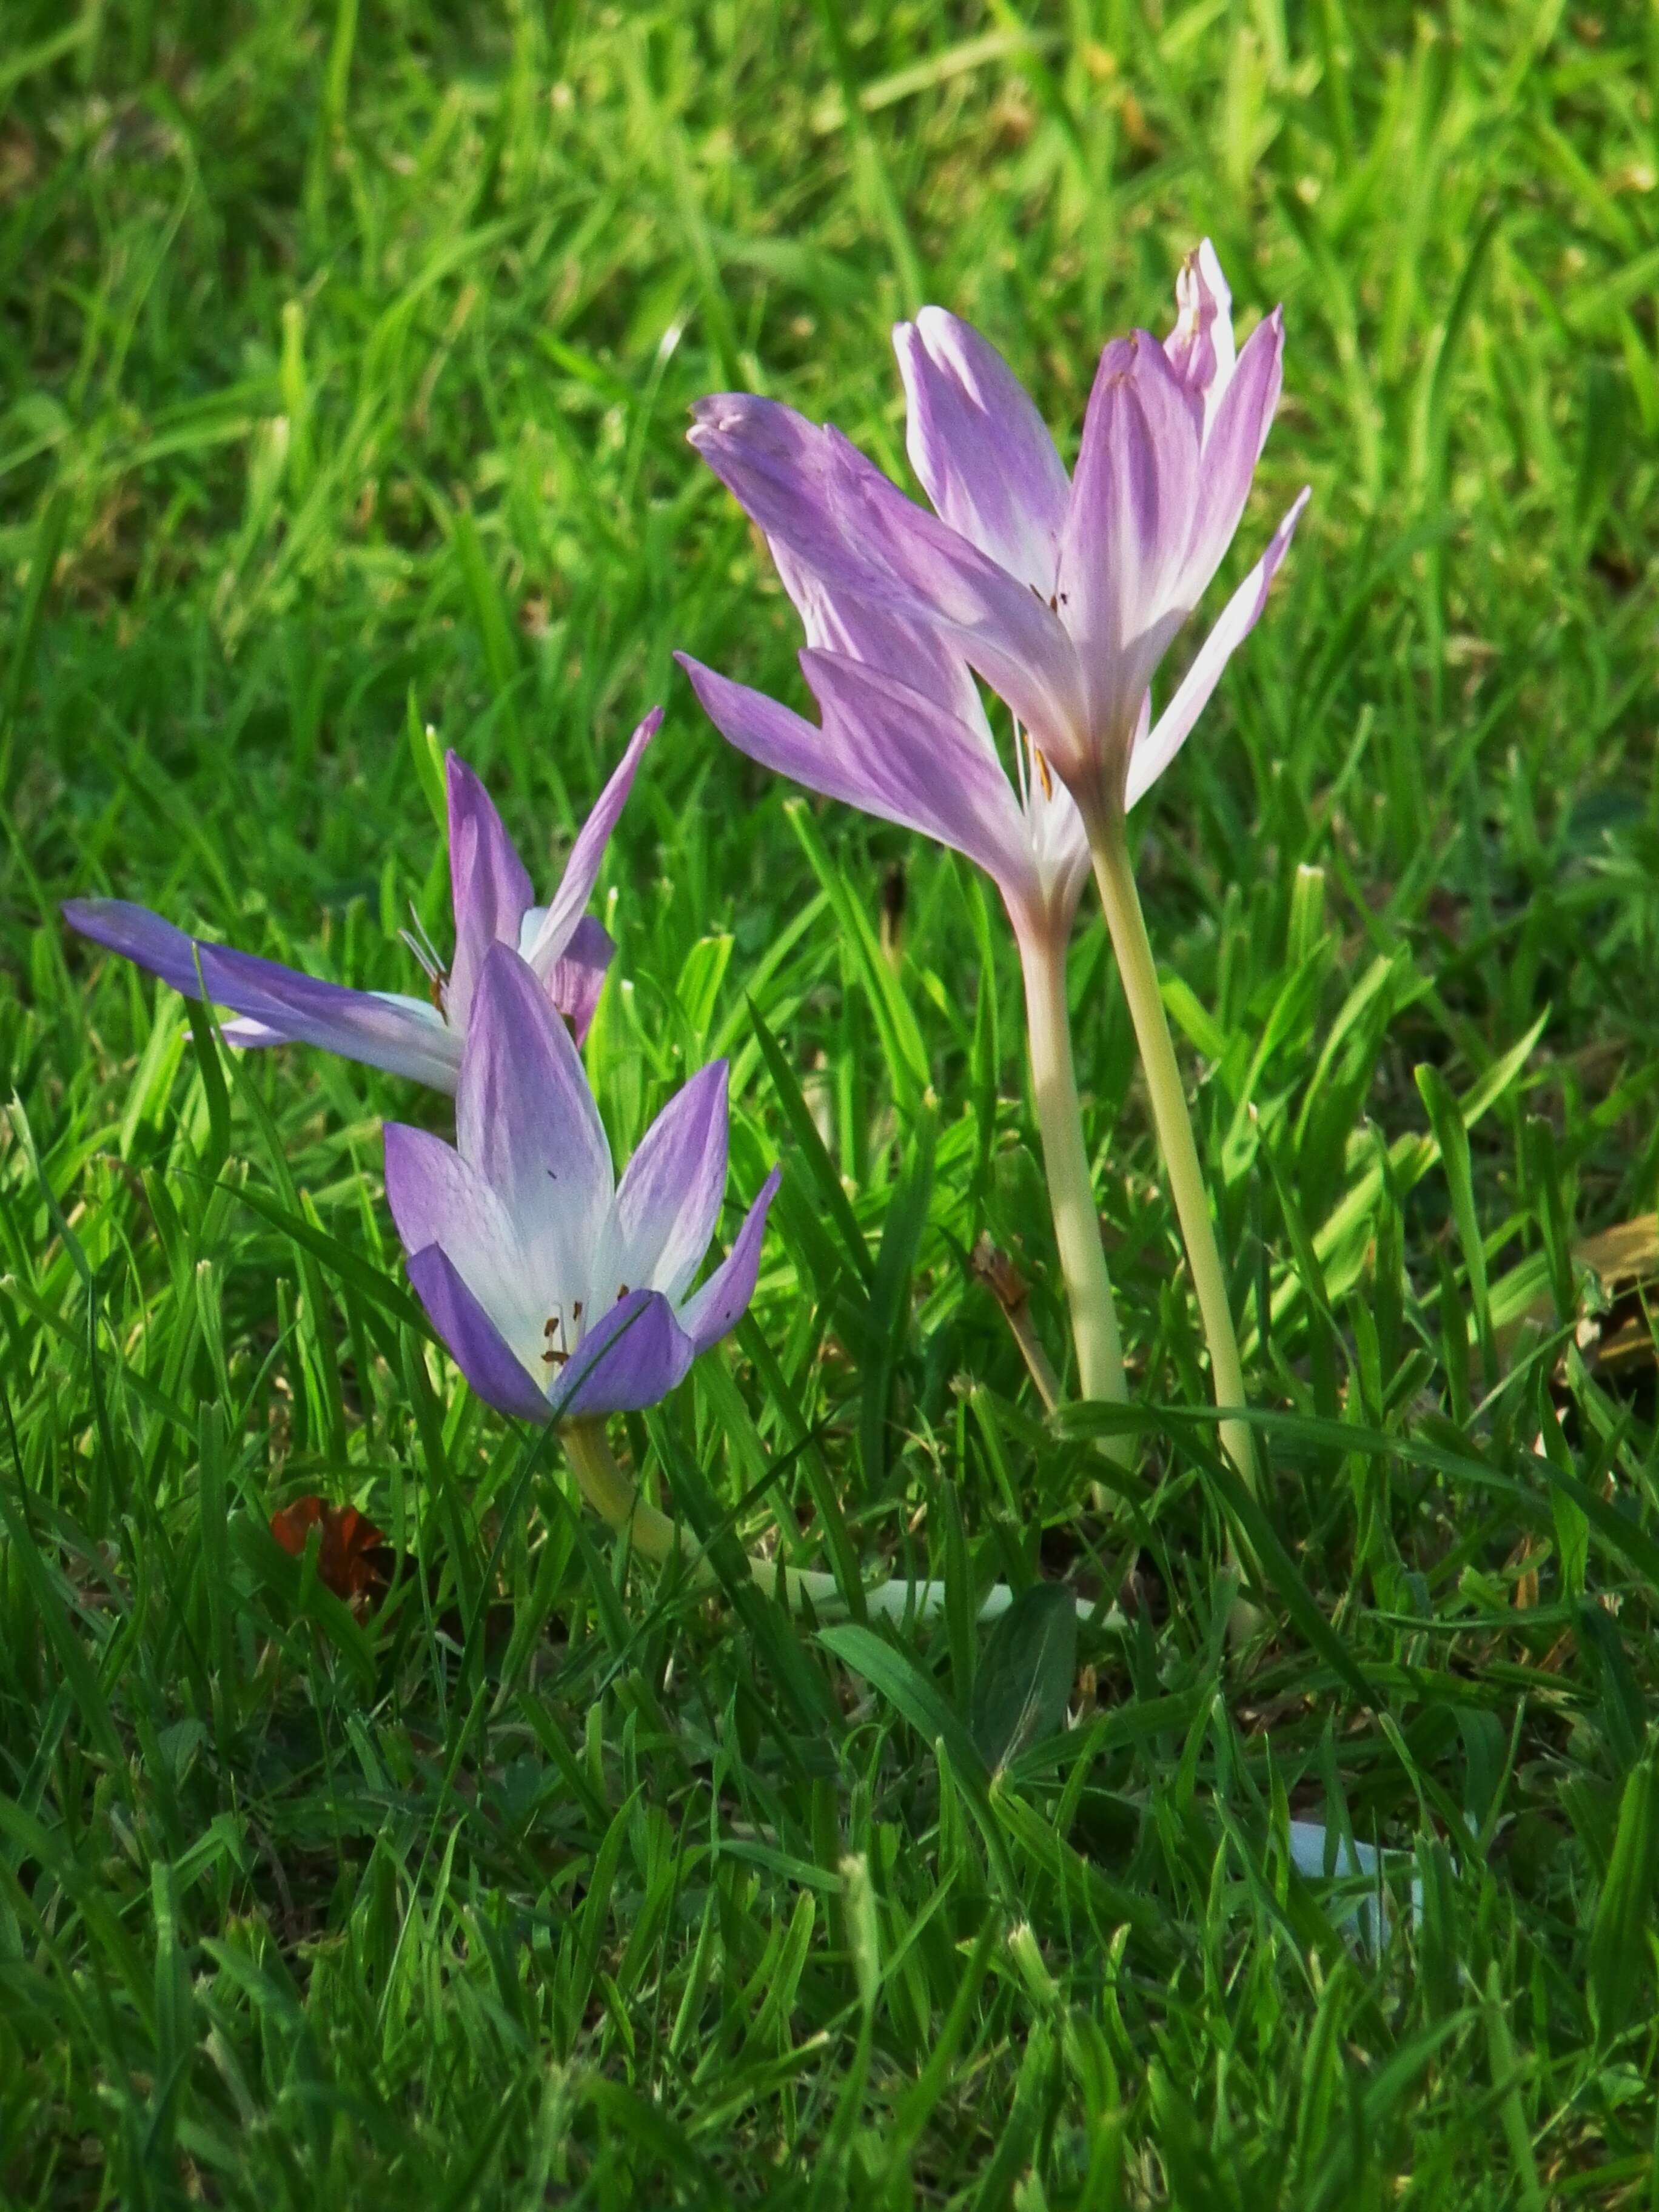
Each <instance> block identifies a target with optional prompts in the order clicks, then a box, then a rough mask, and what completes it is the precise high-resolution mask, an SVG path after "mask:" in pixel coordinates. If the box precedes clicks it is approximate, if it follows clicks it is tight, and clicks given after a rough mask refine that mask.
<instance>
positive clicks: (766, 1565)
mask: <svg viewBox="0 0 1659 2212" xmlns="http://www.w3.org/2000/svg"><path fill="white" fill-rule="evenodd" d="M560 1439H561V1441H562V1443H563V1445H564V1448H565V1453H566V1456H567V1457H568V1459H569V1462H570V1465H571V1468H572V1470H573V1471H574V1474H575V1477H576V1483H577V1486H578V1488H579V1489H580V1492H581V1493H582V1496H583V1497H584V1498H586V1500H587V1502H588V1504H590V1505H591V1506H592V1508H593V1510H594V1511H595V1512H596V1513H597V1514H598V1515H599V1518H600V1519H601V1520H602V1521H604V1522H606V1523H607V1524H608V1525H609V1526H610V1527H611V1528H615V1529H617V1530H619V1531H623V1532H625V1533H626V1534H627V1536H628V1538H629V1542H630V1543H631V1544H632V1545H633V1547H634V1548H635V1551H637V1552H638V1553H641V1556H642V1557H643V1558H645V1559H650V1560H651V1561H652V1562H653V1564H655V1565H664V1564H665V1563H666V1562H667V1561H668V1560H669V1559H671V1558H672V1557H673V1556H674V1554H675V1553H677V1552H679V1551H681V1550H684V1552H685V1553H686V1556H687V1559H688V1561H689V1564H690V1568H691V1572H692V1575H693V1577H695V1579H696V1581H698V1582H700V1583H708V1584H712V1583H714V1570H713V1568H712V1567H711V1566H710V1565H709V1564H708V1560H707V1559H705V1558H703V1557H702V1555H701V1554H700V1553H696V1551H695V1550H694V1548H693V1547H691V1546H690V1545H685V1544H683V1543H682V1540H681V1534H680V1530H679V1528H678V1524H677V1523H676V1522H672V1521H671V1520H670V1519H669V1518H668V1516H667V1515H666V1514H665V1513H659V1511H658V1510H657V1509H656V1507H655V1506H654V1505H647V1504H646V1502H645V1500H644V1499H643V1498H641V1496H640V1494H639V1491H638V1489H637V1487H636V1486H635V1484H634V1483H632V1482H631V1481H630V1480H629V1478H628V1477H627V1476H626V1475H625V1474H623V1471H622V1469H621V1468H619V1467H618V1466H617V1462H616V1458H615V1456H614V1455H613V1454H612V1452H611V1442H610V1439H609V1437H607V1436H606V1435H605V1424H604V1422H603V1421H568V1422H566V1424H565V1425H564V1426H563V1428H562V1430H561V1431H560ZM748 1565H749V1571H750V1575H751V1577H753V1578H754V1581H755V1582H756V1583H757V1586H758V1587H759V1588H760V1589H763V1590H764V1591H766V1593H767V1594H768V1595H773V1594H774V1593H775V1591H776V1590H777V1589H778V1588H779V1582H780V1563H779V1562H778V1561H777V1560H776V1559H760V1558H758V1557H757V1555H756V1554H754V1553H750V1555H749V1559H748ZM781 1582H782V1591H783V1596H784V1599H785V1601H786V1602H787V1604H788V1606H789V1607H791V1609H792V1610H795V1611H799V1609H800V1608H801V1607H802V1606H803V1604H804V1603H805V1602H806V1601H810V1602H811V1606H812V1608H813V1610H814V1612H816V1613H818V1614H820V1615H824V1614H835V1613H846V1611H847V1610H848V1605H847V1599H846V1596H845V1595H844V1593H843V1591H842V1586H841V1584H840V1583H838V1582H837V1581H836V1577H834V1575H829V1574H823V1573H820V1572H817V1571H814V1570H812V1569H811V1568H805V1567H789V1566H786V1567H783V1568H782V1569H781ZM1013 1601H1014V1593H1013V1591H1012V1589H1010V1587H1009V1585H1008V1584H1007V1583H994V1584H993V1586H992V1587H991V1589H988V1590H987V1592H986V1593H985V1595H984V1596H983V1597H982V1598H981V1601H980V1606H979V1613H978V1616H977V1617H978V1619H979V1620H981V1621H990V1620H998V1619H1000V1616H1001V1615H1002V1614H1003V1613H1006V1612H1007V1610H1008V1608H1009V1607H1010V1606H1011V1605H1012V1603H1013ZM864 1604H865V1610H866V1612H867V1613H869V1614H870V1615H871V1617H872V1619H878V1620H901V1621H902V1620H904V1619H905V1618H906V1616H907V1615H909V1614H914V1615H915V1618H916V1619H917V1620H936V1619H937V1618H938V1617H939V1614H940V1613H943V1612H944V1610H945V1584H944V1583H942V1582H921V1583H912V1582H902V1581H899V1580H896V1579H895V1580H893V1581H890V1582H884V1583H876V1584H874V1585H873V1587H872V1588H869V1589H866V1591H865V1593H864ZM1077 1612H1078V1618H1079V1620H1092V1619H1093V1618H1094V1605H1093V1602H1092V1601H1091V1600H1090V1599H1087V1598H1079V1600H1078V1601H1077ZM1102 1625H1103V1626H1105V1627H1109V1628H1112V1627H1121V1626H1123V1615H1122V1613H1121V1611H1120V1610H1119V1608H1118V1607H1116V1606H1112V1607H1109V1609H1108V1610H1107V1612H1106V1613H1105V1614H1104V1616H1103V1623H1102Z"/></svg>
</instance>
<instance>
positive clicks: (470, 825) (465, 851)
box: [444, 752, 535, 1033]
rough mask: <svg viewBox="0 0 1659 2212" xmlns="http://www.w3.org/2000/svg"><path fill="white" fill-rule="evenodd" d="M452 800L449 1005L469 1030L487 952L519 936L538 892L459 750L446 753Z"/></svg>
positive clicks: (451, 1013) (461, 1027)
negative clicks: (452, 927) (452, 920)
mask: <svg viewBox="0 0 1659 2212" xmlns="http://www.w3.org/2000/svg"><path fill="white" fill-rule="evenodd" d="M444 776H445V781H446V786H447V792H448V799H449V885H450V893H451V896H452V897H453V900H454V903H455V957H454V958H453V961H452V962H451V963H450V969H449V984H448V988H447V994H446V1010H447V1013H448V1016H449V1019H450V1021H451V1023H452V1024H453V1026H454V1027H455V1029H456V1030H459V1031H461V1032H463V1033H464V1032H465V1029H466V1018H467V1010H468V1008H469V1007H470V1006H471V1003H472V991H473V987H474V985H475V984H476V983H477V979H478V969H479V967H480V966H481V964H482V963H483V957H484V954H485V953H486V952H487V951H489V947H490V946H491V945H498V944H501V945H517V943H518V941H519V925H520V921H522V919H523V916H524V913H525V909H526V908H527V907H528V906H529V905H530V903H531V902H532V899H533V897H534V896H535V894H534V892H533V890H532V888H531V883H530V878H529V877H528V875H527V874H526V872H525V866H524V863H523V861H522V860H520V858H519V855H518V853H517V852H516V850H515V849H514V848H513V841H512V839H511V838H510V837H509V836H507V831H506V830H505V829H503V828H502V826H501V816H500V815H499V814H498V813H497V812H496V811H495V804H494V802H493V801H492V800H491V799H490V796H489V793H488V792H487V791H486V790H485V789H484V787H483V784H482V783H481V782H480V781H478V779H477V776H476V775H474V774H473V773H472V770H471V769H470V768H468V767H467V765H466V763H465V762H464V761H463V760H461V759H460V758H459V757H458V756H457V755H456V754H455V753H453V752H449V753H446V754H445V756H444Z"/></svg>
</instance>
